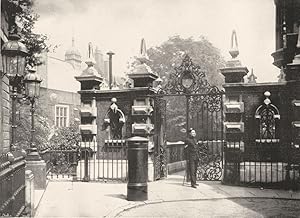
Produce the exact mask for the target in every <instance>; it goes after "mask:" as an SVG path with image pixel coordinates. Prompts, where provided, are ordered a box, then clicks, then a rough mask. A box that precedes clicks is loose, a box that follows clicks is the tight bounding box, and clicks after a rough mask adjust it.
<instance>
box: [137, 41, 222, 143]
mask: <svg viewBox="0 0 300 218" xmlns="http://www.w3.org/2000/svg"><path fill="white" fill-rule="evenodd" d="M147 53H148V56H149V59H150V61H149V62H148V63H147V64H148V65H149V66H150V67H151V69H152V71H154V72H156V73H158V75H159V76H160V77H161V78H162V80H163V84H162V86H164V85H165V84H166V83H167V82H168V80H169V79H170V75H171V74H172V73H174V72H175V70H174V68H175V67H176V66H179V65H180V64H181V63H182V60H183V58H184V56H185V55H186V54H188V55H189V56H190V57H191V58H192V61H193V63H194V64H195V65H199V66H200V67H201V68H202V70H204V72H205V73H206V78H207V80H208V82H209V83H210V85H212V86H217V87H219V88H221V85H222V83H223V77H222V76H221V75H220V73H219V69H220V68H222V67H224V64H225V61H224V59H223V57H222V56H221V55H220V51H219V50H218V49H217V48H216V47H214V46H213V45H212V43H211V42H209V41H208V40H207V39H206V38H204V37H200V38H199V39H194V38H192V37H190V38H186V39H184V38H181V37H180V36H178V35H176V36H172V37H170V38H169V39H168V40H167V41H166V42H164V43H162V44H161V45H160V46H157V47H153V48H150V49H148V51H147ZM133 63H134V62H133ZM165 99H166V100H167V111H166V113H167V128H166V129H167V139H168V140H170V141H176V140H182V139H183V138H185V136H186V133H185V131H186V130H185V127H186V99H185V97H167V98H165Z"/></svg>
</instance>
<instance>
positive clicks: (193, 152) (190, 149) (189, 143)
mask: <svg viewBox="0 0 300 218" xmlns="http://www.w3.org/2000/svg"><path fill="white" fill-rule="evenodd" d="M195 137H196V131H195V130H194V129H193V128H190V129H189V132H188V137H187V139H186V141H185V144H186V145H185V148H186V151H187V160H188V164H187V167H188V169H189V171H190V176H191V186H192V188H197V185H198V184H197V183H196V174H197V165H198V155H197V141H196V138H195Z"/></svg>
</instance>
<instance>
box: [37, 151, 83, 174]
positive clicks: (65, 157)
mask: <svg viewBox="0 0 300 218" xmlns="http://www.w3.org/2000/svg"><path fill="white" fill-rule="evenodd" d="M78 151H79V150H78V149H71V150H68V149H65V150H63V149H58V150H56V149H55V150H51V149H47V150H44V151H42V152H40V155H41V157H42V159H43V160H44V161H45V162H46V172H47V177H48V178H49V179H55V178H57V179H60V178H62V179H71V178H72V179H73V178H75V177H76V168H77V163H78V156H79V153H78Z"/></svg>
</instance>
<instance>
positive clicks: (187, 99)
mask: <svg viewBox="0 0 300 218" xmlns="http://www.w3.org/2000/svg"><path fill="white" fill-rule="evenodd" d="M185 97H186V136H187V137H188V134H189V110H190V109H189V107H190V105H189V96H187V95H186V96H185Z"/></svg>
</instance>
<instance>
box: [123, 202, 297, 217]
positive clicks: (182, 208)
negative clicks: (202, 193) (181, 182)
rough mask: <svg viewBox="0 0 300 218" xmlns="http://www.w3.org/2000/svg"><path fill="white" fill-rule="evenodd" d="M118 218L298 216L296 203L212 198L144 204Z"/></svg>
mask: <svg viewBox="0 0 300 218" xmlns="http://www.w3.org/2000/svg"><path fill="white" fill-rule="evenodd" d="M118 217H249V218H256V217H300V201H291V200H279V199H254V198H247V199H238V198H237V199H215V200H195V201H173V202H162V203H154V204H147V205H143V206H139V207H136V208H132V209H129V210H127V211H124V212H122V213H120V214H119V215H118Z"/></svg>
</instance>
